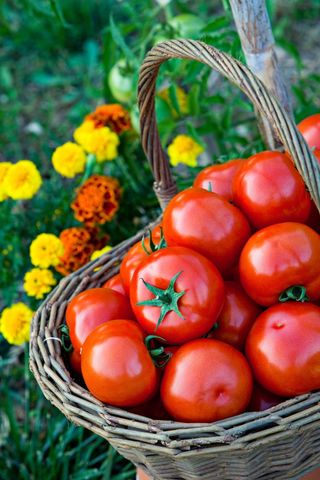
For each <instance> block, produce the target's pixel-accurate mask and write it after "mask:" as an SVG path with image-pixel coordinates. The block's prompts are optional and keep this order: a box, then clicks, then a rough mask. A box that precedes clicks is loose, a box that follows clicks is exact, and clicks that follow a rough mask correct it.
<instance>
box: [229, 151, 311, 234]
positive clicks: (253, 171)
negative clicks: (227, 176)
mask: <svg viewBox="0 0 320 480" xmlns="http://www.w3.org/2000/svg"><path fill="white" fill-rule="evenodd" d="M233 194H234V202H235V204H236V205H237V206H238V207H239V208H240V209H241V210H242V211H243V212H244V213H245V214H246V216H247V217H248V219H249V220H250V222H251V223H252V225H253V226H254V227H255V228H257V229H259V228H263V227H266V226H268V225H273V224H274V223H281V222H301V223H303V222H305V221H306V220H307V219H308V217H309V214H310V208H311V198H310V195H309V193H308V192H307V190H306V187H305V185H304V182H303V180H302V177H301V176H300V175H299V173H298V171H297V170H296V168H295V166H294V164H293V162H292V161H291V160H290V158H289V157H288V156H287V155H285V154H283V153H280V152H276V151H274V152H272V151H268V152H261V153H257V154H256V155H253V156H252V157H250V158H248V160H246V161H245V162H244V164H243V166H242V167H241V169H240V170H239V171H238V173H237V174H236V175H235V177H234V181H233Z"/></svg>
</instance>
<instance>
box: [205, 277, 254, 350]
mask: <svg viewBox="0 0 320 480" xmlns="http://www.w3.org/2000/svg"><path fill="white" fill-rule="evenodd" d="M225 291H226V299H225V303H224V306H223V309H222V311H221V313H220V315H219V317H218V319H217V324H218V327H217V328H215V329H214V330H212V332H210V334H209V335H208V338H215V339H216V340H221V341H222V342H226V343H228V344H229V345H232V346H233V347H235V348H237V349H238V350H243V348H244V346H245V342H246V339H247V336H248V334H249V331H250V329H251V327H252V325H253V323H254V321H255V320H256V318H257V317H258V315H259V314H260V313H261V311H262V309H261V307H260V306H259V305H257V304H256V303H255V302H254V301H253V300H252V299H251V298H250V297H249V296H248V295H247V294H246V292H245V291H244V290H243V288H242V287H241V285H240V284H239V283H237V282H225Z"/></svg>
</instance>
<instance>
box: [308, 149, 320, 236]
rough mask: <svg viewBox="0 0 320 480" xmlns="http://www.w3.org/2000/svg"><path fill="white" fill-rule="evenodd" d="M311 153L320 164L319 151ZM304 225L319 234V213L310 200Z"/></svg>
mask: <svg viewBox="0 0 320 480" xmlns="http://www.w3.org/2000/svg"><path fill="white" fill-rule="evenodd" d="M313 153H314V156H315V157H316V159H317V160H318V162H319V164H320V150H314V152H313ZM306 224H307V225H309V227H311V228H313V230H315V231H316V232H318V233H320V213H319V210H318V209H317V207H316V204H315V203H314V201H313V200H311V210H310V214H309V218H308V220H307V222H306Z"/></svg>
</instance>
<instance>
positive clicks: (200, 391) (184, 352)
mask: <svg viewBox="0 0 320 480" xmlns="http://www.w3.org/2000/svg"><path fill="white" fill-rule="evenodd" d="M251 392H252V375H251V371H250V367H249V365H248V363H247V361H246V359H245V357H244V356H243V355H242V353H240V352H239V351H238V350H236V349H235V348H233V347H231V346H230V345H227V344H226V343H223V342H219V341H218V340H212V339H205V338H201V339H198V340H194V341H192V342H189V343H186V344H185V345H183V346H182V347H180V348H179V350H178V351H177V352H176V353H175V354H174V355H173V357H172V359H171V360H170V362H169V363H168V365H167V367H166V369H165V372H164V376H163V379H162V383H161V398H162V401H163V404H164V406H165V408H166V410H167V411H168V412H169V414H170V415H172V416H173V418H175V419H176V420H181V421H185V422H214V421H216V420H221V419H223V418H227V417H231V416H233V415H237V414H239V413H241V412H243V411H244V410H245V409H246V407H247V405H248V403H249V401H250V397H251Z"/></svg>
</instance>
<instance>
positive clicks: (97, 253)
mask: <svg viewBox="0 0 320 480" xmlns="http://www.w3.org/2000/svg"><path fill="white" fill-rule="evenodd" d="M110 250H112V247H111V245H106V246H105V247H104V248H102V249H101V250H95V251H94V252H93V253H92V255H91V257H90V260H96V259H97V258H99V257H101V255H103V254H104V253H107V252H110Z"/></svg>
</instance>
